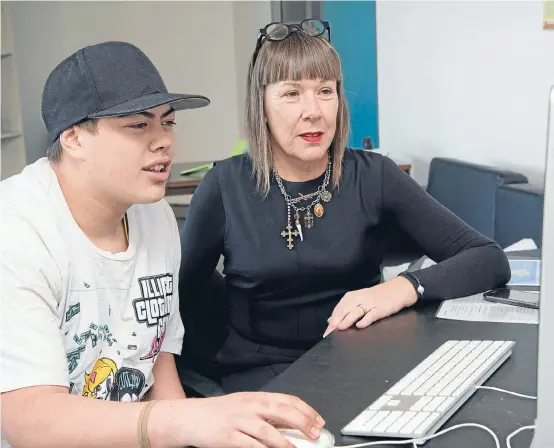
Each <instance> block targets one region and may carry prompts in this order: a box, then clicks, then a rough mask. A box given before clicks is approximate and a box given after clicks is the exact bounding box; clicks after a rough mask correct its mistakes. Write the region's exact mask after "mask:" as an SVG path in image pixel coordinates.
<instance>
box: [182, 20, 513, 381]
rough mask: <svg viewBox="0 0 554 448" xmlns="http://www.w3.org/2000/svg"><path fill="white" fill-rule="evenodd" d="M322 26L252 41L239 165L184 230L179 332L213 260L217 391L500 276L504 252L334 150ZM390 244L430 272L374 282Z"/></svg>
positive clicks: (380, 162) (374, 168) (223, 175)
mask: <svg viewBox="0 0 554 448" xmlns="http://www.w3.org/2000/svg"><path fill="white" fill-rule="evenodd" d="M306 25H309V26H306ZM323 27H325V29H327V28H328V24H325V23H320V22H316V21H310V22H309V23H306V22H305V23H303V25H299V26H296V27H291V26H288V27H287V26H286V25H271V26H269V27H266V28H265V29H264V30H262V33H261V35H260V39H259V41H258V46H257V48H256V52H255V54H254V57H253V61H252V63H251V66H250V71H249V76H248V86H247V104H246V131H247V133H248V141H249V147H250V154H248V155H241V156H237V157H233V158H231V159H228V160H225V161H222V162H218V163H217V165H216V166H215V167H214V168H213V169H211V170H210V171H209V172H208V174H207V175H206V177H205V179H204V180H203V182H202V183H201V185H200V186H199V187H198V189H197V190H196V192H195V194H194V197H193V199H192V202H191V205H190V209H189V212H188V215H187V219H186V222H185V226H184V231H183V235H182V251H183V254H186V256H184V257H183V261H182V265H181V273H180V285H181V290H180V294H181V296H180V297H181V301H182V304H183V309H182V311H183V312H182V314H183V318H184V319H185V322H186V325H185V327H188V326H191V325H193V321H194V308H195V304H198V303H200V302H201V301H202V300H205V294H204V292H205V291H207V289H208V283H209V281H210V278H211V276H212V273H213V270H214V268H215V267H216V264H217V262H218V260H219V258H220V256H221V255H223V256H224V263H225V264H224V274H225V276H226V277H225V278H226V292H227V295H228V299H229V307H230V325H229V335H228V337H227V339H226V340H225V342H224V344H223V347H222V348H221V350H220V351H219V353H218V354H217V356H216V361H217V363H218V364H219V365H220V366H221V367H223V369H224V372H225V374H224V376H223V377H222V385H223V388H224V389H225V390H226V391H229V392H232V391H237V390H245V389H257V388H260V387H263V385H264V384H266V383H267V382H268V381H269V380H271V379H272V378H273V377H274V376H276V375H277V374H279V373H280V372H282V371H283V370H284V369H285V368H286V367H288V366H289V365H290V363H291V362H293V361H294V360H296V359H297V358H298V357H299V356H301V355H302V354H303V353H304V352H305V351H307V350H308V349H309V348H310V347H312V346H313V345H314V344H315V343H316V342H318V341H319V340H320V339H321V337H322V336H323V335H324V334H325V335H327V334H328V333H329V332H331V331H333V330H344V329H346V328H349V327H351V326H353V325H356V327H357V328H364V327H367V326H368V325H370V324H371V323H372V322H374V321H376V320H378V319H381V318H384V317H386V316H389V315H391V314H394V313H396V312H398V311H400V310H401V309H403V308H405V307H409V306H411V305H414V304H415V303H416V302H417V301H418V300H421V301H427V300H444V299H450V298H454V297H461V296H465V295H469V294H474V293H478V292H482V291H484V290H487V289H490V288H493V287H497V286H500V285H503V284H505V283H506V282H507V281H508V280H509V278H510V270H509V265H508V261H507V259H506V256H505V254H504V252H503V251H502V250H501V249H500V248H499V247H498V246H497V245H496V244H495V243H494V242H492V241H490V240H489V239H487V238H485V237H484V236H483V235H481V234H479V233H478V232H477V231H475V230H474V229H472V228H470V227H469V226H467V225H466V224H465V223H464V222H462V221H461V220H460V219H459V218H457V217H456V216H455V215H454V214H452V213H451V212H450V211H448V210H447V209H446V208H444V207H443V206H441V205H440V204H439V203H438V202H436V201H435V200H434V199H433V198H432V197H430V196H429V195H428V194H427V193H426V192H425V191H424V190H423V189H422V188H421V187H420V186H419V185H418V184H417V183H416V182H415V181H413V180H412V179H411V178H410V177H409V176H408V175H406V174H405V173H404V172H402V171H401V170H400V168H399V167H398V166H397V165H396V164H395V163H394V162H392V161H391V160H389V159H388V158H386V157H383V156H381V155H379V154H375V153H371V152H365V151H353V150H348V149H345V146H346V143H347V135H348V127H349V123H348V113H347V106H346V103H345V99H344V90H343V76H342V73H341V66H340V60H339V57H338V55H337V53H336V51H335V50H334V49H333V47H332V46H331V45H330V43H329V42H328V41H327V40H326V39H325V38H323V37H322V36H321V35H322V34H323V33H322V31H324V28H323ZM314 29H315V30H316V32H314V31H313V30H314ZM313 34H318V35H317V36H314V35H313ZM271 38H274V39H279V40H271ZM398 234H401V235H403V236H405V237H408V238H407V239H409V240H411V241H413V242H414V243H415V244H416V245H417V246H418V247H420V248H421V249H422V252H424V253H425V254H427V255H428V256H429V257H430V258H432V259H433V260H435V261H436V262H437V263H438V264H436V265H435V266H432V267H430V268H427V269H423V270H420V271H417V272H413V273H411V274H401V275H400V276H398V277H396V278H393V279H391V280H389V281H387V282H385V283H381V284H380V264H381V262H382V261H383V258H384V257H385V256H386V255H387V254H388V250H389V243H390V242H391V239H392V238H393V237H395V235H398ZM187 324H188V326H187ZM190 328H193V327H190ZM187 331H188V330H187ZM192 331H194V330H192Z"/></svg>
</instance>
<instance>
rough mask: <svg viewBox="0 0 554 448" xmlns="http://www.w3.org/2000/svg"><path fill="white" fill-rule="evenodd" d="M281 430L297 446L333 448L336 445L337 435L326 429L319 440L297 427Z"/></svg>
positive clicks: (322, 431) (298, 447) (302, 447)
mask: <svg viewBox="0 0 554 448" xmlns="http://www.w3.org/2000/svg"><path fill="white" fill-rule="evenodd" d="M279 431H281V433H282V434H283V436H285V439H287V440H288V441H289V442H290V443H292V444H293V445H294V446H295V447H296V448H333V447H334V446H335V437H333V434H331V433H330V432H329V431H327V430H326V429H322V430H321V434H320V436H319V438H318V439H317V440H313V439H309V438H308V437H306V436H305V435H304V434H302V432H300V431H299V430H297V429H279Z"/></svg>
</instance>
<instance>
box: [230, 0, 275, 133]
mask: <svg viewBox="0 0 554 448" xmlns="http://www.w3.org/2000/svg"><path fill="white" fill-rule="evenodd" d="M233 14H234V27H235V58H236V61H235V62H236V70H237V86H236V89H237V99H238V102H239V103H238V120H239V133H240V135H241V137H244V132H243V122H244V100H245V96H246V78H247V76H248V66H249V64H250V60H251V58H252V54H253V53H254V49H255V48H256V39H257V37H258V30H259V29H260V28H263V27H264V26H265V25H267V24H268V23H270V22H271V4H270V2H269V1H260V0H257V1H237V2H233Z"/></svg>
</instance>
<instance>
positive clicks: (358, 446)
mask: <svg viewBox="0 0 554 448" xmlns="http://www.w3.org/2000/svg"><path fill="white" fill-rule="evenodd" d="M472 427H473V428H480V429H483V430H485V431H487V432H488V433H489V434H490V435H491V436H492V438H493V439H494V443H495V444H496V448H500V440H498V437H496V434H495V433H494V432H493V431H492V430H491V429H489V428H487V427H486V426H483V425H479V424H477V423H462V424H460V425H455V426H451V427H450V428H446V429H443V430H442V431H439V432H437V433H435V434H432V435H430V436H427V437H422V438H420V439H409V440H384V441H381V442H367V443H358V444H356V445H342V446H338V445H336V446H335V448H361V447H365V446H375V445H406V444H412V446H415V444H416V443H418V442H423V441H425V440H431V439H434V438H435V437H438V436H441V435H443V434H446V433H447V432H450V431H454V430H455V429H458V428H472ZM524 428H525V427H524ZM520 430H523V428H520ZM515 434H516V433H514V435H515ZM508 448H511V447H510V446H508Z"/></svg>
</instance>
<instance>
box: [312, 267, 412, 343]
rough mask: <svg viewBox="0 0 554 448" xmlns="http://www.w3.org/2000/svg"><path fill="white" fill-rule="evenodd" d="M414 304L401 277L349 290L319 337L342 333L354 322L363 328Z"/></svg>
mask: <svg viewBox="0 0 554 448" xmlns="http://www.w3.org/2000/svg"><path fill="white" fill-rule="evenodd" d="M416 301H417V293H416V291H415V290H414V287H413V286H412V284H411V283H410V282H409V281H408V280H406V279H405V278H404V277H395V278H393V279H391V280H389V281H387V282H385V283H381V284H379V285H376V286H373V287H372V288H365V289H359V290H357V291H350V292H348V293H346V294H345V295H344V297H343V298H342V299H341V300H340V302H339V303H337V306H336V307H335V309H334V310H333V314H332V315H331V317H329V319H328V320H327V322H328V324H329V325H328V326H327V329H326V330H325V333H324V334H323V337H325V336H327V335H328V334H329V333H331V332H332V331H333V330H346V329H347V328H350V327H351V326H352V325H354V323H356V327H358V328H365V327H367V326H368V325H370V324H372V323H373V322H375V321H376V320H379V319H383V318H384V317H387V316H390V315H391V314H394V313H397V312H399V311H400V310H401V309H403V308H405V307H407V306H411V305H413V304H414V303H415V302H416Z"/></svg>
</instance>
